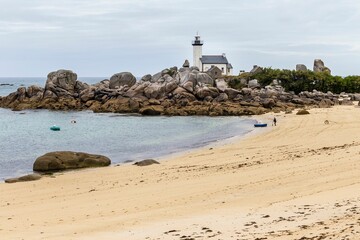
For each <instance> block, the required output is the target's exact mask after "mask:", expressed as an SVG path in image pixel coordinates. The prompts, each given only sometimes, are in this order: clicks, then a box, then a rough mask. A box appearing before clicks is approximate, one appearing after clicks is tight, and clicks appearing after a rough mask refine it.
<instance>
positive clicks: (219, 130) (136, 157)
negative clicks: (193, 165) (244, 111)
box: [0, 109, 253, 180]
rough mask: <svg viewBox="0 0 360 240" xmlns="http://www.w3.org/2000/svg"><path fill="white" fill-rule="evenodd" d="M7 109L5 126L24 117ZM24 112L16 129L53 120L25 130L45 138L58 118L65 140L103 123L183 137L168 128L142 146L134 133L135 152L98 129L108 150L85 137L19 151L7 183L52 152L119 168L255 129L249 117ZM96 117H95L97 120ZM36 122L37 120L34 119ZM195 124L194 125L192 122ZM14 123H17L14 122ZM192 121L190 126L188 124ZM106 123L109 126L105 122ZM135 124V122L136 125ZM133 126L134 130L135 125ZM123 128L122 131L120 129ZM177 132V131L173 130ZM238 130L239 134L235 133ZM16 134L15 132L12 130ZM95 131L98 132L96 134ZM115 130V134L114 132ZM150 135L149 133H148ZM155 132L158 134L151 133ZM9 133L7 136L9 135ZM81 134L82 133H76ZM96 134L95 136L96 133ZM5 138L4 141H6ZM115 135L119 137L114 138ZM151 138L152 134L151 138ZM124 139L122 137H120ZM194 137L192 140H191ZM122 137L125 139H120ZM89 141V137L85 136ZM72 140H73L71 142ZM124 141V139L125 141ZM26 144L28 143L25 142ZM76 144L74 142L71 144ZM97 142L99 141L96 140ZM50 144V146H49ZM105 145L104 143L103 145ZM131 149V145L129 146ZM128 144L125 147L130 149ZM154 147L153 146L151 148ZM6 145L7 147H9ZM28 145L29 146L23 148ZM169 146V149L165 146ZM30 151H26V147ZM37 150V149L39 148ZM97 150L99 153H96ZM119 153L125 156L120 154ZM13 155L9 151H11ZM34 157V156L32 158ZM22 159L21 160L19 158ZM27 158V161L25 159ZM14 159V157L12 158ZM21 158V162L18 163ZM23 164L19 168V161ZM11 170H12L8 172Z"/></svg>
mask: <svg viewBox="0 0 360 240" xmlns="http://www.w3.org/2000/svg"><path fill="white" fill-rule="evenodd" d="M0 110H3V111H1V112H3V113H5V114H4V116H5V118H3V123H4V124H5V125H3V126H5V127H6V126H7V120H6V121H5V120H4V119H10V120H11V118H12V117H13V116H14V117H17V116H20V115H17V114H21V113H14V114H13V112H11V111H10V110H9V109H0ZM24 113H26V114H27V115H21V116H20V117H21V118H17V119H20V120H16V119H15V120H16V122H17V123H14V124H10V125H12V126H14V125H16V126H22V125H23V124H22V121H26V120H27V119H29V120H31V121H33V122H35V121H36V120H37V119H39V120H41V119H40V118H42V116H43V115H45V117H44V119H50V121H44V122H43V123H40V124H35V125H34V126H33V127H26V128H30V129H29V130H27V129H25V130H26V131H32V132H34V131H40V133H41V135H43V136H44V138H51V137H48V136H52V135H54V134H53V133H52V132H49V133H48V128H47V127H46V126H47V124H48V123H49V122H51V119H57V122H54V124H55V123H56V124H58V125H59V126H61V127H62V129H61V130H62V131H61V132H60V135H59V136H61V137H62V136H63V137H62V139H66V138H69V139H70V138H72V137H73V136H74V135H76V136H81V135H78V134H83V132H84V130H87V129H89V128H91V127H92V126H93V125H97V123H98V122H101V121H105V122H106V125H107V126H110V125H111V124H116V125H119V124H120V125H121V124H122V122H125V123H127V122H134V121H136V123H137V122H142V123H144V124H140V125H138V124H137V125H136V126H138V127H139V128H138V130H137V131H139V134H140V135H141V136H145V134H141V133H140V131H142V130H141V127H144V126H145V127H146V126H147V125H148V123H150V124H152V125H154V124H156V126H159V127H161V126H164V127H165V126H167V127H171V129H170V133H172V134H173V133H174V132H176V131H181V132H179V133H180V134H178V135H176V136H175V138H174V137H171V136H170V135H172V134H168V131H167V130H166V129H164V130H161V131H158V132H159V133H157V132H155V133H156V134H160V135H161V136H162V138H161V139H159V140H158V142H157V143H155V144H152V143H151V142H149V143H141V141H140V140H141V139H142V138H137V137H136V136H135V133H134V134H130V136H131V137H132V139H138V140H127V141H130V142H131V146H133V148H132V149H134V151H132V150H131V151H130V150H129V149H126V148H124V147H123V146H117V143H116V141H115V142H114V141H110V140H107V139H108V138H107V135H106V134H103V133H101V132H100V131H102V130H101V129H100V130H96V131H98V132H99V135H96V136H95V137H97V139H104V140H105V141H107V143H108V144H107V145H106V146H108V147H104V146H102V145H101V144H99V148H93V147H91V146H90V145H89V144H87V142H85V141H83V140H81V139H84V137H81V138H75V141H76V142H77V143H79V145H78V146H75V147H72V146H69V144H66V143H65V142H64V141H60V143H59V144H51V145H50V144H45V146H44V147H43V148H42V150H43V151H35V152H31V153H29V156H23V154H22V152H19V155H17V154H16V152H12V153H11V155H10V156H14V157H15V158H14V161H13V162H10V161H4V162H5V163H4V164H5V165H4V166H7V167H6V168H4V169H3V171H2V172H1V174H0V175H1V180H5V179H7V178H12V177H19V176H22V175H25V174H28V173H29V174H30V173H32V163H33V162H34V161H35V159H36V158H37V157H40V156H41V155H43V154H45V153H47V152H51V151H66V150H68V151H76V152H88V153H93V154H100V155H104V156H107V157H109V158H111V159H112V160H113V163H112V165H117V164H123V163H124V162H125V161H127V160H132V162H136V161H141V160H144V159H148V158H154V159H164V158H167V156H169V155H172V154H175V155H176V154H178V153H180V154H181V153H183V152H187V151H191V150H193V149H197V148H202V147H204V146H207V145H209V144H212V143H213V142H217V141H218V139H226V138H228V137H232V135H235V134H239V135H240V136H241V135H243V134H242V132H245V131H247V129H251V127H252V125H251V124H252V122H253V120H251V119H250V118H248V117H229V118H228V117H220V118H218V117H211V118H210V117H203V116H199V117H198V116H195V117H193V116H191V117H171V118H170V117H166V116H165V117H162V116H160V117H158V116H155V117H144V116H141V117H140V116H139V117H138V116H135V117H134V116H133V115H132V114H130V115H126V116H124V115H119V114H114V113H106V114H103V113H92V112H88V111H84V112H77V111H76V112H73V111H70V112H65V113H64V112H60V113H59V112H55V113H52V112H50V111H49V110H38V111H37V110H26V111H24ZM6 116H8V118H6ZM93 116H94V117H93ZM117 116H121V119H117V118H116V117H117ZM21 119H25V120H21ZM32 119H34V120H32ZM70 119H77V120H78V124H76V125H74V124H70ZM91 119H95V120H91ZM188 121H191V122H188ZM12 122H13V121H12ZM163 122H165V125H163V124H162V123H163ZM187 122H188V123H187ZM104 124H105V123H104ZM134 124H135V122H134ZM134 124H133V127H134V126H135V125H134ZM174 124H178V126H172V125H174ZM196 124H202V125H201V126H200V125H199V126H198V125H196ZM233 124H236V125H234V126H235V127H236V129H234V128H233ZM196 126H198V129H199V130H198V131H197V130H196V129H194V127H196ZM189 128H191V129H193V130H195V131H194V132H193V133H189V134H187V133H186V132H183V131H185V130H186V129H189ZM7 129H8V130H7V131H5V135H4V136H7V134H8V135H9V133H10V129H12V128H11V127H7ZM35 129H39V130H35ZM108 129H109V128H105V130H104V131H103V132H105V133H109V130H108ZM119 129H120V128H119ZM172 129H174V130H172ZM229 129H233V131H230V130H229ZM234 130H235V131H234ZM11 131H12V130H11ZM96 131H95V132H96ZM112 132H113V131H111V133H112ZM115 132H117V133H120V134H121V133H124V131H122V130H119V131H115ZM125 132H126V131H125ZM146 132H148V131H146ZM150 132H152V133H154V131H150ZM6 133H7V134H6ZM76 133H78V134H76ZM93 135H94V134H93ZM4 136H3V138H4ZM56 136H58V133H56ZM114 136H115V135H114ZM149 136H150V135H149ZM166 136H168V137H170V138H171V139H172V138H173V139H172V140H171V141H169V142H168V140H167V137H166ZM119 137H120V136H119ZM191 137H192V138H191ZM120 138H121V137H120ZM151 138H152V137H146V139H148V140H151ZM85 139H86V137H85ZM111 139H116V136H115V137H112V138H111ZM70 140H72V139H70ZM121 141H123V140H121ZM22 142H24V144H25V143H26V142H25V141H22ZM39 142H41V141H36V145H34V146H40V147H41V146H42V145H39V144H40V143H39ZM69 142H72V141H69ZM92 142H95V141H92ZM137 142H138V143H139V144H140V145H142V146H145V145H146V146H148V145H149V147H148V148H147V150H146V151H145V150H142V149H139V150H138V151H136V150H135V148H136V146H137V145H139V144H137ZM48 145H49V147H47V146H48ZM103 145H104V144H103ZM127 145H129V146H130V144H127ZM127 145H125V146H127ZM150 145H151V146H150ZM5 146H6V145H5ZM23 146H26V145H23ZM162 146H165V147H162ZM7 149H11V148H9V146H8V147H7ZM25 149H26V148H25ZM113 149H117V150H113ZM35 150H36V149H35ZM94 150H96V151H94ZM119 151H120V152H121V153H119ZM8 152H9V151H8ZM30 155H31V156H30ZM2 156H3V158H4V159H7V158H8V157H7V156H9V153H7V152H4V154H3V155H2ZM18 156H19V157H18ZM25 157H26V162H25V161H24V160H23V159H25ZM9 158H10V157H9ZM18 159H19V160H18ZM17 161H18V162H19V165H16V164H17V163H18V162H17ZM11 166H15V168H16V171H15V170H14V168H13V167H11ZM7 169H9V170H7Z"/></svg>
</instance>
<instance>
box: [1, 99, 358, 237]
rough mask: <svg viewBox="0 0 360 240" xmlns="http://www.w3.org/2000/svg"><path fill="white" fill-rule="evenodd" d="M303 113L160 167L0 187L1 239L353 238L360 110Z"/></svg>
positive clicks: (79, 174)
mask: <svg viewBox="0 0 360 240" xmlns="http://www.w3.org/2000/svg"><path fill="white" fill-rule="evenodd" d="M310 113H311V114H310V115H304V116H297V115H295V114H288V115H284V114H277V119H278V126H277V127H271V126H270V127H269V128H268V130H265V131H260V133H258V134H253V135H252V136H250V137H247V138H245V139H243V140H237V141H235V142H233V143H227V144H225V145H223V146H221V145H220V146H212V147H206V148H203V149H200V150H195V151H191V152H190V153H186V154H183V155H181V156H175V157H172V158H171V159H167V160H166V161H162V162H161V164H160V165H152V166H148V167H137V166H133V165H123V166H118V167H115V166H114V167H108V168H103V169H91V170H85V171H78V172H70V173H66V174H62V175H56V176H55V177H52V178H51V177H47V178H43V179H42V180H40V181H36V182H26V183H16V184H0V239H6V240H7V239H26V240H27V239H67V240H69V239H117V240H118V239H181V240H185V239H188V240H189V239H258V240H259V239H302V240H305V239H360V191H359V190H360V138H359V137H360V134H359V133H360V108H357V107H355V106H338V107H334V108H331V109H312V110H310ZM272 117H273V116H272V115H265V116H263V118H268V119H271V118H272ZM325 120H328V121H329V124H324V121H325ZM268 121H269V122H270V120H268Z"/></svg>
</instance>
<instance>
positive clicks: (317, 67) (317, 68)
mask: <svg viewBox="0 0 360 240" xmlns="http://www.w3.org/2000/svg"><path fill="white" fill-rule="evenodd" d="M307 70H308V69H307V67H306V66H305V65H304V64H297V65H296V71H304V72H306V71H307ZM313 71H314V72H326V73H328V74H331V70H330V68H328V67H326V66H325V64H324V62H323V61H322V60H321V59H315V60H314V67H313Z"/></svg>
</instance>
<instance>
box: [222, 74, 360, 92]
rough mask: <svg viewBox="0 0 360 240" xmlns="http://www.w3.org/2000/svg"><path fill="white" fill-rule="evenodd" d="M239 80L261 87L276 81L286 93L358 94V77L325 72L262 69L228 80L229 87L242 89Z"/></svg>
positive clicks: (359, 89) (359, 87) (359, 79)
mask: <svg viewBox="0 0 360 240" xmlns="http://www.w3.org/2000/svg"><path fill="white" fill-rule="evenodd" d="M240 79H246V80H252V79H257V80H258V81H259V83H260V84H261V86H266V85H270V84H271V83H272V81H273V80H274V79H277V80H278V81H279V82H280V83H281V85H282V86H283V87H284V88H285V90H286V91H294V92H295V93H299V92H301V91H312V90H314V89H316V90H318V91H321V92H328V91H331V92H333V93H341V92H347V93H359V92H360V76H347V77H340V76H332V75H330V74H329V73H326V72H313V71H310V70H308V71H295V70H280V69H272V68H264V69H263V72H261V73H257V74H249V73H243V74H241V75H239V76H236V77H232V78H230V79H228V83H229V85H230V87H233V88H237V89H240V88H241V87H243V85H242V84H241V81H240Z"/></svg>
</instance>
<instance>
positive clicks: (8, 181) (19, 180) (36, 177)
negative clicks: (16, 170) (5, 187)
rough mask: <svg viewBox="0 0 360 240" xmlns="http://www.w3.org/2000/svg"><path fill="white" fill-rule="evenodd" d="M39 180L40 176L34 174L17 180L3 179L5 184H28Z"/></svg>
mask: <svg viewBox="0 0 360 240" xmlns="http://www.w3.org/2000/svg"><path fill="white" fill-rule="evenodd" d="M39 179H41V175H40V174H37V173H34V174H29V175H25V176H22V177H18V178H9V179H5V183H17V182H29V181H36V180H39Z"/></svg>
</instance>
